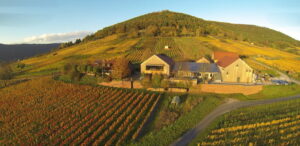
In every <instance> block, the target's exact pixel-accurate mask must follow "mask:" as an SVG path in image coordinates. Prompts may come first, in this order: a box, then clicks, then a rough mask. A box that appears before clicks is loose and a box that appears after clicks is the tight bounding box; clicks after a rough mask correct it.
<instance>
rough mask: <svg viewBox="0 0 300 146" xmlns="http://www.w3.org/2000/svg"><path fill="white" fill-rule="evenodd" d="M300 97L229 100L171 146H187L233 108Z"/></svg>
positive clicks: (299, 96) (298, 96)
mask: <svg viewBox="0 0 300 146" xmlns="http://www.w3.org/2000/svg"><path fill="white" fill-rule="evenodd" d="M296 98H300V94H299V95H296V96H290V97H284V98H276V99H267V100H255V101H227V102H226V103H225V104H222V105H220V106H219V107H217V108H216V109H215V110H214V111H212V112H211V113H210V114H208V115H207V116H206V117H205V118H204V119H202V121H201V122H200V123H198V124H197V125H196V127H194V128H193V129H191V130H189V131H188V132H187V133H185V134H184V135H183V136H182V137H180V138H179V139H177V140H176V141H175V142H174V143H172V144H171V146H185V145H188V144H189V142H191V141H192V140H193V139H194V138H195V137H196V136H197V135H198V134H199V133H201V132H202V131H204V130H205V128H206V127H207V126H209V124H210V123H211V122H213V120H215V119H216V118H217V117H219V116H221V115H223V114H225V113H227V112H230V111H232V110H235V109H238V108H242V107H249V106H255V105H262V104H270V103H274V102H279V101H287V100H292V99H296Z"/></svg>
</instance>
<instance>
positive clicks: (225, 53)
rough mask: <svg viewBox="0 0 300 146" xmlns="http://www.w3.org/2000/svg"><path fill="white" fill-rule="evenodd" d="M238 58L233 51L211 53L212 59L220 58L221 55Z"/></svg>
mask: <svg viewBox="0 0 300 146" xmlns="http://www.w3.org/2000/svg"><path fill="white" fill-rule="evenodd" d="M225 56H228V57H231V58H239V55H238V54H236V53H233V52H224V51H215V52H214V55H213V57H214V58H213V59H214V60H221V59H222V58H223V57H225Z"/></svg>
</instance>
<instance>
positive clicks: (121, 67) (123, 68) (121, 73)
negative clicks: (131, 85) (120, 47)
mask: <svg viewBox="0 0 300 146" xmlns="http://www.w3.org/2000/svg"><path fill="white" fill-rule="evenodd" d="M130 74H131V66H130V62H129V61H128V60H127V59H126V58H124V57H120V58H117V59H116V60H115V62H114V64H113V67H112V77H113V78H115V79H123V78H125V77H128V76H129V75H130Z"/></svg>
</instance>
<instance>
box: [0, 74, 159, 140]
mask: <svg viewBox="0 0 300 146" xmlns="http://www.w3.org/2000/svg"><path fill="white" fill-rule="evenodd" d="M0 97H1V98H0V103H1V104H0V131H1V133H0V142H1V144H4V145H74V144H75V145H78V144H83V145H86V144H93V145H104V144H106V145H114V144H118V145H120V144H123V143H125V142H129V141H132V140H135V139H137V138H138V137H139V135H140V134H141V131H142V129H143V128H144V126H145V124H146V123H147V122H148V120H149V117H150V116H151V113H153V112H152V111H154V109H155V106H156V105H157V104H158V102H159V100H160V98H161V95H160V94H155V93H150V92H142V91H134V90H125V89H124V90H123V89H116V88H109V87H92V86H86V85H75V84H66V83H62V82H60V81H54V80H52V79H50V78H41V79H35V80H31V81H27V82H24V83H20V84H17V85H14V86H10V87H6V88H3V89H1V90H0ZM4 103H5V104H4Z"/></svg>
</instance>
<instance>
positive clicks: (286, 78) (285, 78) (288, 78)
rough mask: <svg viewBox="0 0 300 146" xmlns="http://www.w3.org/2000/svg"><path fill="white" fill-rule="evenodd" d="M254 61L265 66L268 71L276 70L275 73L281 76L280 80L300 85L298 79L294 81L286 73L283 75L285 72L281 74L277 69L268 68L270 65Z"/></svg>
mask: <svg viewBox="0 0 300 146" xmlns="http://www.w3.org/2000/svg"><path fill="white" fill-rule="evenodd" d="M253 61H254V62H256V63H257V64H259V65H261V66H264V67H266V68H268V69H272V70H275V71H276V72H277V73H278V74H279V75H280V78H281V79H283V80H286V81H289V82H293V83H295V84H298V85H300V81H298V80H296V79H293V78H291V77H289V76H288V75H286V74H285V73H283V72H281V71H279V70H277V69H275V68H272V67H270V66H268V65H266V64H263V63H261V62H258V61H256V60H254V59H253Z"/></svg>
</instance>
